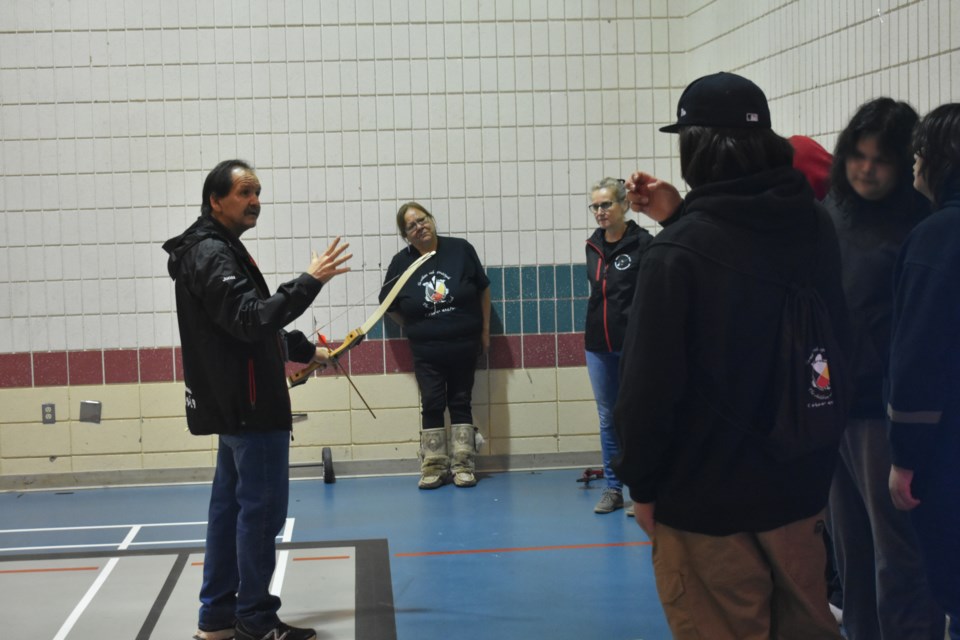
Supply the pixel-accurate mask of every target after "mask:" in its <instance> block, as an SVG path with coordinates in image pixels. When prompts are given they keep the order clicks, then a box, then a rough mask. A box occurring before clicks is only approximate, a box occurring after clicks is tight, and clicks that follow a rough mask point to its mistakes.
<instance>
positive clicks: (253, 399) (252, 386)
mask: <svg viewBox="0 0 960 640" xmlns="http://www.w3.org/2000/svg"><path fill="white" fill-rule="evenodd" d="M247 393H248V394H249V400H250V407H251V408H252V409H256V408H257V371H256V369H255V368H254V366H253V358H248V359H247Z"/></svg>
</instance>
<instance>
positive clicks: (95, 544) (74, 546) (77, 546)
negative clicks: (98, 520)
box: [0, 522, 289, 553]
mask: <svg viewBox="0 0 960 640" xmlns="http://www.w3.org/2000/svg"><path fill="white" fill-rule="evenodd" d="M197 524H206V523H205V522H198V523H197ZM137 526H145V525H135V524H133V525H130V527H137ZM277 537H278V538H279V537H280V536H277ZM280 542H289V540H284V539H281V540H280ZM205 543H206V540H205V539H203V538H197V539H194V540H152V541H144V542H131V543H130V544H129V545H128V546H130V547H149V546H151V545H157V546H163V545H175V544H205ZM116 546H117V545H116V543H114V542H90V543H87V544H51V545H44V546H39V545H38V546H35V547H0V553H5V552H7V551H56V550H63V549H100V548H104V547H109V548H111V549H113V548H115V547H116Z"/></svg>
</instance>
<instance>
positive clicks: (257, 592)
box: [163, 160, 351, 640]
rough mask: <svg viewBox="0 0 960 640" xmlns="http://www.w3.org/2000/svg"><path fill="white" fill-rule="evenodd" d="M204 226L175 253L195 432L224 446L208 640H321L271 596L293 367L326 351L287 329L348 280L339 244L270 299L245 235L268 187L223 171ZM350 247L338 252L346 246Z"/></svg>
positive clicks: (206, 602)
mask: <svg viewBox="0 0 960 640" xmlns="http://www.w3.org/2000/svg"><path fill="white" fill-rule="evenodd" d="M200 211H201V215H200V217H199V218H198V219H197V220H196V222H194V223H193V224H192V225H191V226H190V227H189V228H188V229H187V230H186V231H184V232H183V233H182V234H180V235H179V236H177V237H175V238H171V239H170V240H168V241H167V242H165V243H164V245H163V248H164V250H165V251H166V252H167V253H169V254H170V256H169V261H168V263H167V269H168V271H169V273H170V277H171V278H173V280H174V282H175V285H174V287H175V290H176V300H177V321H178V323H179V326H180V341H181V346H182V352H183V375H184V383H185V385H186V413H187V426H188V427H189V429H190V431H191V433H194V434H196V435H208V434H217V435H218V436H219V438H218V439H219V446H218V451H217V468H216V472H215V474H214V478H213V487H212V490H211V495H210V512H209V519H208V522H207V540H206V551H205V556H204V562H203V585H202V586H201V588H200V602H201V606H200V614H199V629H198V630H197V632H196V635H195V636H194V637H195V638H197V639H198V640H228V639H229V638H234V637H236V638H237V639H238V640H261V639H262V638H266V637H270V638H273V637H277V638H279V637H283V638H286V640H311V639H313V638H316V634H315V633H314V631H313V630H312V629H297V628H295V627H291V626H289V625H287V624H284V623H283V622H281V621H280V618H279V616H278V615H277V612H278V610H279V608H280V599H279V598H278V597H276V596H274V595H271V594H270V592H269V591H268V589H269V585H270V580H271V577H272V576H273V570H274V567H275V565H276V558H275V548H276V536H277V534H279V533H280V530H281V528H282V527H283V525H284V523H285V521H286V517H287V499H288V492H289V472H290V468H289V448H290V436H291V430H292V418H291V413H290V396H289V393H288V391H287V384H286V377H285V375H284V362H285V361H286V360H287V359H292V360H294V361H297V362H305V363H306V362H310V361H312V360H318V361H321V362H322V361H325V359H326V357H327V351H326V350H325V349H323V348H318V347H316V346H315V345H313V344H312V343H311V342H310V341H309V340H308V339H307V338H306V336H304V335H303V333H301V332H299V331H291V332H289V333H288V332H285V331H284V330H283V327H284V326H285V325H287V324H289V323H290V322H292V321H293V320H294V319H296V318H297V317H298V316H299V315H300V314H302V313H303V312H304V311H305V310H306V309H307V308H308V307H309V306H310V304H311V303H312V302H313V300H314V298H316V297H317V294H318V293H320V289H321V288H322V287H323V285H324V284H325V283H326V282H327V281H329V280H330V278H332V277H334V276H336V275H338V274H341V273H345V272H346V271H348V270H349V268H348V267H344V266H343V265H344V263H345V262H346V261H347V260H348V259H349V258H350V257H351V256H350V254H346V255H342V254H343V251H344V250H345V249H346V248H347V246H348V245H346V244H344V245H339V241H340V239H339V238H337V239H336V240H334V241H333V243H332V244H331V245H330V246H329V247H328V248H327V250H326V251H325V252H324V253H323V254H322V255H319V256H318V255H316V254H314V255H313V259H312V260H311V262H310V266H309V267H308V268H307V270H306V272H305V273H302V274H301V275H300V276H298V277H297V278H295V279H294V280H291V281H290V282H287V283H285V284H283V285H281V286H280V288H279V290H278V291H277V292H276V293H275V294H273V295H271V294H270V290H269V289H268V288H267V283H266V282H265V281H264V279H263V276H262V275H261V274H260V270H259V269H258V268H257V265H256V263H255V262H254V260H253V258H252V257H251V256H250V254H249V253H248V252H247V249H246V247H244V246H243V243H241V242H240V235H241V234H242V233H243V232H245V231H246V230H248V229H251V228H253V227H254V226H256V224H257V220H258V218H259V216H260V181H259V180H258V179H257V176H256V173H254V171H253V169H252V168H251V167H250V165H249V164H247V163H246V162H243V161H241V160H226V161H223V162H221V163H219V164H218V165H217V166H216V167H215V168H214V169H213V170H212V171H211V172H210V173H209V174H208V175H207V178H206V180H205V182H204V184H203V200H202V204H201V206H200ZM338 245H339V246H338Z"/></svg>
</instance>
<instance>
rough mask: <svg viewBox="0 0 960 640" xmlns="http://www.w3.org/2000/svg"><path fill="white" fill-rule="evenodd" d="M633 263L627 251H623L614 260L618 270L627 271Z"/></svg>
mask: <svg viewBox="0 0 960 640" xmlns="http://www.w3.org/2000/svg"><path fill="white" fill-rule="evenodd" d="M632 263H633V261H632V260H631V259H630V256H628V255H627V254H625V253H621V254H620V255H618V256H617V257H616V258H614V260H613V266H614V268H615V269H616V270H617V271H626V270H627V269H629V268H630V265H631V264H632Z"/></svg>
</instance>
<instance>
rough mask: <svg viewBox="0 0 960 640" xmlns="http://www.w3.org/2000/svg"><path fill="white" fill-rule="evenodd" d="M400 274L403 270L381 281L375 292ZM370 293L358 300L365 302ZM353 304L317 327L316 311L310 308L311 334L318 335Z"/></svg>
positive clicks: (346, 312) (345, 313) (347, 311)
mask: <svg viewBox="0 0 960 640" xmlns="http://www.w3.org/2000/svg"><path fill="white" fill-rule="evenodd" d="M402 275H403V272H402V271H401V272H400V273H398V274H397V275H395V276H393V277H392V278H390V279H389V280H385V281H384V283H383V284H382V285H380V289H379V290H378V291H377V293H380V291H383V289H384V287H386V286H387V285H388V284H390V283H391V282H393V281H395V280H397V279H398V278H399V277H400V276H402ZM372 295H373V293H368V294H367V295H365V296H364V297H363V298H362V299H361V300H360V302H362V303H363V302H366V301H367V300H368V299H369V298H370V296H372ZM355 306H356V305H348V306H347V308H346V309H344V310H343V311H342V312H340V313H339V314H337V315H336V316H334V317H333V318H330V319H329V320H327V322H326V323H325V324H322V325H320V326H319V327H318V326H317V314H316V312H315V311H313V309H312V308H311V317H312V319H313V327H314V328H313V332H312V333H313V335H317V336H319V335H320V332H321V331H323V330H324V329H326V328H327V327H329V326H330V325H332V324H333V323H334V322H336V321H337V320H339V319H340V318H342V317H343V316H345V315H347V314H348V313H350V310H351V309H353V308H354V307H355Z"/></svg>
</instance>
